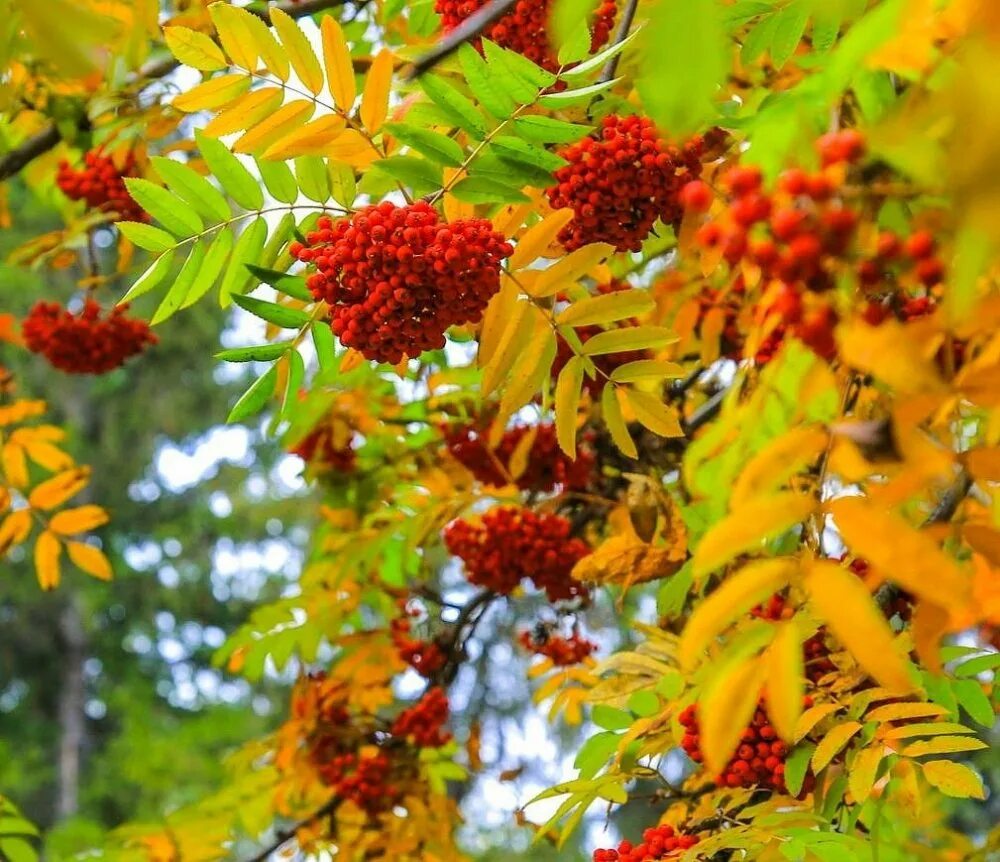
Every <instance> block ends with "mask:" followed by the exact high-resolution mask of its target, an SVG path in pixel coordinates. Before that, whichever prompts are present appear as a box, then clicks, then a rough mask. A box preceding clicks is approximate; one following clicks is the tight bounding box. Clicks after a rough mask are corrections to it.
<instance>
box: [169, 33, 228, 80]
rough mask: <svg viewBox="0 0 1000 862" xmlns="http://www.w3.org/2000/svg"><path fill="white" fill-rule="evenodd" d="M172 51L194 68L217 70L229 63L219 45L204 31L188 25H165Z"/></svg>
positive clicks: (209, 70) (204, 70)
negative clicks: (190, 27) (193, 28)
mask: <svg viewBox="0 0 1000 862" xmlns="http://www.w3.org/2000/svg"><path fill="white" fill-rule="evenodd" d="M163 35H164V37H165V38H166V40H167V47H168V48H169V49H170V53H171V54H173V55H174V56H175V57H176V58H177V59H178V60H180V61H181V62H182V63H184V64H185V65H187V66H190V67H191V68H192V69H198V70H199V71H201V72H217V71H218V70H219V69H225V68H226V66H228V65H229V63H228V61H227V60H226V57H225V55H224V54H223V53H222V51H221V49H220V48H219V46H218V45H216V44H215V42H213V41H212V40H211V39H210V38H209V37H208V36H206V35H205V34H204V33H199V32H198V31H197V30H189V29H188V28H187V27H164V28H163Z"/></svg>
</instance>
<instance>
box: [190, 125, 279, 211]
mask: <svg viewBox="0 0 1000 862" xmlns="http://www.w3.org/2000/svg"><path fill="white" fill-rule="evenodd" d="M194 137H195V140H196V141H197V142H198V149H199V150H200V151H201V155H202V157H203V158H204V159H205V163H206V164H207V165H208V167H209V169H210V170H211V171H212V176H214V177H215V178H216V179H217V180H218V181H219V185H221V186H222V188H223V190H224V191H225V192H226V194H228V195H229V196H230V197H231V198H232V199H233V200H234V201H236V203H238V204H239V205H240V206H241V207H243V208H244V209H248V210H258V209H260V208H261V207H262V206H264V193H263V192H262V191H261V189H260V183H259V182H258V181H257V180H256V179H255V178H254V176H253V175H252V174H251V173H250V171H248V170H247V169H246V168H245V167H244V166H243V164H242V163H241V162H240V160H239V159H238V158H236V156H234V155H233V154H232V153H231V152H230V151H229V148H228V147H227V146H226V145H225V144H224V143H222V141H218V140H216V139H215V138H210V137H208V136H207V135H203V134H202V133H201V131H200V130H196V131H195V133H194Z"/></svg>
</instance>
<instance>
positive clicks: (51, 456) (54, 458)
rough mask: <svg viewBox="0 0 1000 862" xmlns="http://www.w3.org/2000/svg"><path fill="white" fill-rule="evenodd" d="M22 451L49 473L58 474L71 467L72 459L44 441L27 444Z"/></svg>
mask: <svg viewBox="0 0 1000 862" xmlns="http://www.w3.org/2000/svg"><path fill="white" fill-rule="evenodd" d="M24 451H25V452H27V454H28V457H29V458H30V459H31V460H32V461H34V462H35V463H36V464H37V465H38V466H39V467H44V468H45V469H46V470H48V471H49V472H51V473H58V472H59V471H60V470H66V469H68V468H69V467H72V466H73V459H72V458H71V457H70V456H69V455H67V454H66V453H65V452H63V450H62V449H60V448H59V447H58V446H53V445H52V444H51V443H46V442H44V441H40V440H39V441H34V442H27V443H25V444H24Z"/></svg>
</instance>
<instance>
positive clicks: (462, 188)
mask: <svg viewBox="0 0 1000 862" xmlns="http://www.w3.org/2000/svg"><path fill="white" fill-rule="evenodd" d="M451 193H452V194H453V195H454V196H455V197H456V198H458V199H459V200H460V201H465V202H466V203H470V204H489V203H527V202H528V201H529V200H531V198H529V197H528V196H527V195H526V194H525V193H524V192H522V191H521V190H520V189H518V188H513V187H512V186H509V185H507V184H505V183H502V182H499V181H498V180H495V179H491V178H489V177H483V176H477V177H466V178H465V179H464V180H459V181H458V182H457V183H455V185H454V186H452V188H451Z"/></svg>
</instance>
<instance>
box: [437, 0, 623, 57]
mask: <svg viewBox="0 0 1000 862" xmlns="http://www.w3.org/2000/svg"><path fill="white" fill-rule="evenodd" d="M552 2H553V0H516V2H515V3H514V5H513V8H511V10H510V11H509V12H507V13H506V14H505V15H502V16H501V17H500V18H499V19H498V20H497V21H496V23H494V24H490V25H489V26H488V27H487V28H486V29H485V30H484V31H483V35H484V36H485V37H486V38H487V39H489V40H490V41H491V42H496V44H498V45H500V46H501V47H503V48H509V49H510V50H511V51H516V52H517V53H518V54H522V55H523V56H525V57H527V58H528V59H529V60H531V61H532V62H533V63H535V64H536V65H538V66H541V67H542V68H543V69H548V70H549V71H550V72H556V71H558V69H559V60H558V59H557V58H556V55H555V53H554V51H553V50H552V46H551V44H550V43H549V37H548V25H549V16H550V14H551V12H552ZM486 3H487V0H436V2H435V4H434V10H435V11H436V12H437V13H438V15H440V16H441V23H442V25H443V27H444V31H445V32H446V33H448V32H450V31H451V30H454V29H455V28H456V27H458V26H459V25H460V24H461V23H462V22H463V21H465V19H466V18H468V17H469V16H470V15H473V14H475V13H476V12H478V11H479V10H480V9H482V7H483V6H485V5H486ZM615 11H616V10H615V2H614V0H601V2H600V4H599V5H598V7H597V9H595V10H594V15H593V19H592V21H591V26H590V33H591V41H590V50H591V51H597V50H598V49H599V48H601V47H602V46H603V45H605V44H607V41H608V39H609V38H610V36H611V28H612V27H613V26H614V21H615ZM476 46H477V47H480V43H479V42H478V41H477V42H476Z"/></svg>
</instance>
